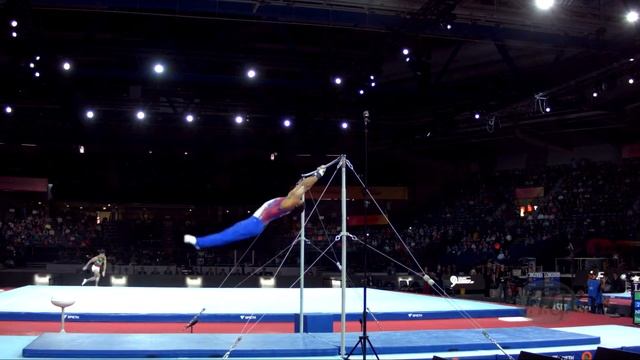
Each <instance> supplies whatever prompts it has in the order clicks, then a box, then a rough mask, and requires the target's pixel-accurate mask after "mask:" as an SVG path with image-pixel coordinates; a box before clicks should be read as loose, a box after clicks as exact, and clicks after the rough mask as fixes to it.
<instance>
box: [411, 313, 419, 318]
mask: <svg viewBox="0 0 640 360" xmlns="http://www.w3.org/2000/svg"><path fill="white" fill-rule="evenodd" d="M409 317H410V318H421V317H422V314H413V313H409Z"/></svg>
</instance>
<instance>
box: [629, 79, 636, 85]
mask: <svg viewBox="0 0 640 360" xmlns="http://www.w3.org/2000/svg"><path fill="white" fill-rule="evenodd" d="M627 82H628V83H629V85H633V84H634V83H635V82H636V81H635V80H634V79H633V78H629V80H627Z"/></svg>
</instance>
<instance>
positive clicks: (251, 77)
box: [247, 69, 257, 79]
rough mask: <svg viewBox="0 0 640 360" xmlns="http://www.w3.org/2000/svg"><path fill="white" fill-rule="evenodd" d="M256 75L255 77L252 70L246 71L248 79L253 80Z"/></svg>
mask: <svg viewBox="0 0 640 360" xmlns="http://www.w3.org/2000/svg"><path fill="white" fill-rule="evenodd" d="M256 75H257V74H256V71H255V70H253V69H249V71H247V77H248V78H249V79H253V78H254V77H256Z"/></svg>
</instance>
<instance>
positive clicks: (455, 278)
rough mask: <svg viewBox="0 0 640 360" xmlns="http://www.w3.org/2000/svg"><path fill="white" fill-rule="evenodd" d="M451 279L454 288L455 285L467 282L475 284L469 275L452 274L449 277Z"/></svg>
mask: <svg viewBox="0 0 640 360" xmlns="http://www.w3.org/2000/svg"><path fill="white" fill-rule="evenodd" d="M449 281H451V288H452V289H453V287H454V286H456V285H458V284H460V285H467V284H474V283H475V282H474V281H473V280H471V278H470V277H468V276H455V275H453V276H451V277H450V278H449Z"/></svg>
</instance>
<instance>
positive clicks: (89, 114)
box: [4, 105, 349, 130]
mask: <svg viewBox="0 0 640 360" xmlns="http://www.w3.org/2000/svg"><path fill="white" fill-rule="evenodd" d="M4 112H5V113H6V114H7V115H12V114H13V113H14V110H13V107H11V106H10V105H6V106H5V108H4ZM96 116H97V113H96V111H95V110H87V111H86V112H85V114H84V117H85V118H86V119H88V120H93V119H95V118H96ZM135 118H136V119H137V120H138V121H143V120H144V119H146V118H147V113H146V112H144V111H143V110H138V111H136V113H135ZM195 119H196V116H195V115H194V114H191V113H188V114H186V115H185V117H184V120H185V121H186V122H188V123H192V122H193V121H194V120H195ZM233 121H234V122H235V123H236V124H238V125H241V124H243V123H244V122H246V121H248V120H247V119H246V118H245V117H244V116H242V115H236V116H235V117H234V119H233ZM282 126H283V127H285V128H290V127H292V126H293V120H291V119H284V120H282ZM340 128H342V129H344V130H346V129H348V128H349V122H348V121H342V122H341V123H340Z"/></svg>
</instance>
